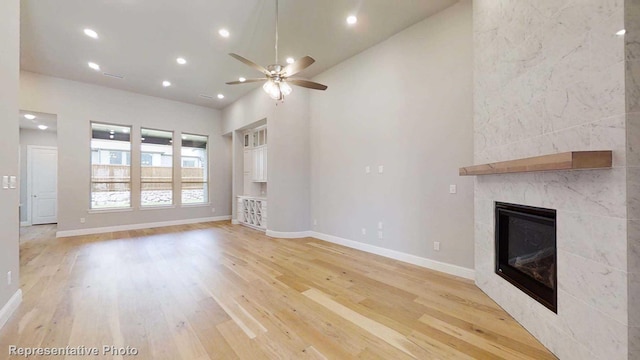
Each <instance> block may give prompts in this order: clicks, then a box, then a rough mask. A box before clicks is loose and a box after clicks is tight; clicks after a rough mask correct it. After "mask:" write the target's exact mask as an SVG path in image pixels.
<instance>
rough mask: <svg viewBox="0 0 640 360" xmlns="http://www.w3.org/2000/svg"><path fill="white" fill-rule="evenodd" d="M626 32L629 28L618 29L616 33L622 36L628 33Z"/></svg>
mask: <svg viewBox="0 0 640 360" xmlns="http://www.w3.org/2000/svg"><path fill="white" fill-rule="evenodd" d="M626 33H627V30H625V29H622V30H620V31H618V32H617V33H616V35H618V36H622V35H624V34H626Z"/></svg>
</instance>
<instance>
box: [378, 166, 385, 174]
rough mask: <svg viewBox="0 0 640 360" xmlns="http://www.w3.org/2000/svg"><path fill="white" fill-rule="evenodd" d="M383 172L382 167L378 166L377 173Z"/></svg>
mask: <svg viewBox="0 0 640 360" xmlns="http://www.w3.org/2000/svg"><path fill="white" fill-rule="evenodd" d="M383 172H384V166H382V165H380V166H378V173H380V174H382V173H383Z"/></svg>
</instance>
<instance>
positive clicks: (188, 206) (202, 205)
mask: <svg viewBox="0 0 640 360" xmlns="http://www.w3.org/2000/svg"><path fill="white" fill-rule="evenodd" d="M206 206H211V203H210V202H208V203H192V204H182V205H180V207H183V208H192V207H206Z"/></svg>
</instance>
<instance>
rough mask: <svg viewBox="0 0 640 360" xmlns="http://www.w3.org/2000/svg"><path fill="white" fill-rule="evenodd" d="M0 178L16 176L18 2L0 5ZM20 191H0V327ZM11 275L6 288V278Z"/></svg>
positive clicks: (13, 288)
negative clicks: (0, 137) (0, 136)
mask: <svg viewBox="0 0 640 360" xmlns="http://www.w3.org/2000/svg"><path fill="white" fill-rule="evenodd" d="M0 34H2V35H1V36H2V41H0V54H2V55H1V56H0V128H1V129H2V141H0V154H2V155H1V156H0V176H4V175H13V176H18V175H19V174H18V173H19V166H18V76H19V57H20V2H19V1H18V0H3V1H0ZM19 198H20V192H19V189H11V190H3V189H0V327H1V326H2V325H3V324H2V321H3V320H4V318H3V315H7V314H6V313H3V308H4V307H5V304H7V302H8V301H9V299H10V298H11V297H12V296H13V295H14V294H15V293H16V292H17V291H18V286H19V284H20V281H19V277H18V273H19V259H18V226H19V224H18V222H19V220H18V204H19V201H20V200H19ZM9 271H11V272H13V283H12V284H11V285H7V281H6V274H7V272H9Z"/></svg>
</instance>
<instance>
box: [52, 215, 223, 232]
mask: <svg viewBox="0 0 640 360" xmlns="http://www.w3.org/2000/svg"><path fill="white" fill-rule="evenodd" d="M225 220H231V215H225V216H214V217H208V218H199V219H184V220H172V221H161V222H154V223H144V224H130V225H117V226H107V227H99V228H89V229H78V230H64V231H58V232H57V233H56V237H67V236H81V235H91V234H102V233H109V232H115V231H128V230H140V229H151V228H157V227H165V226H175V225H188V224H197V223H203V222H211V221H225Z"/></svg>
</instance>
